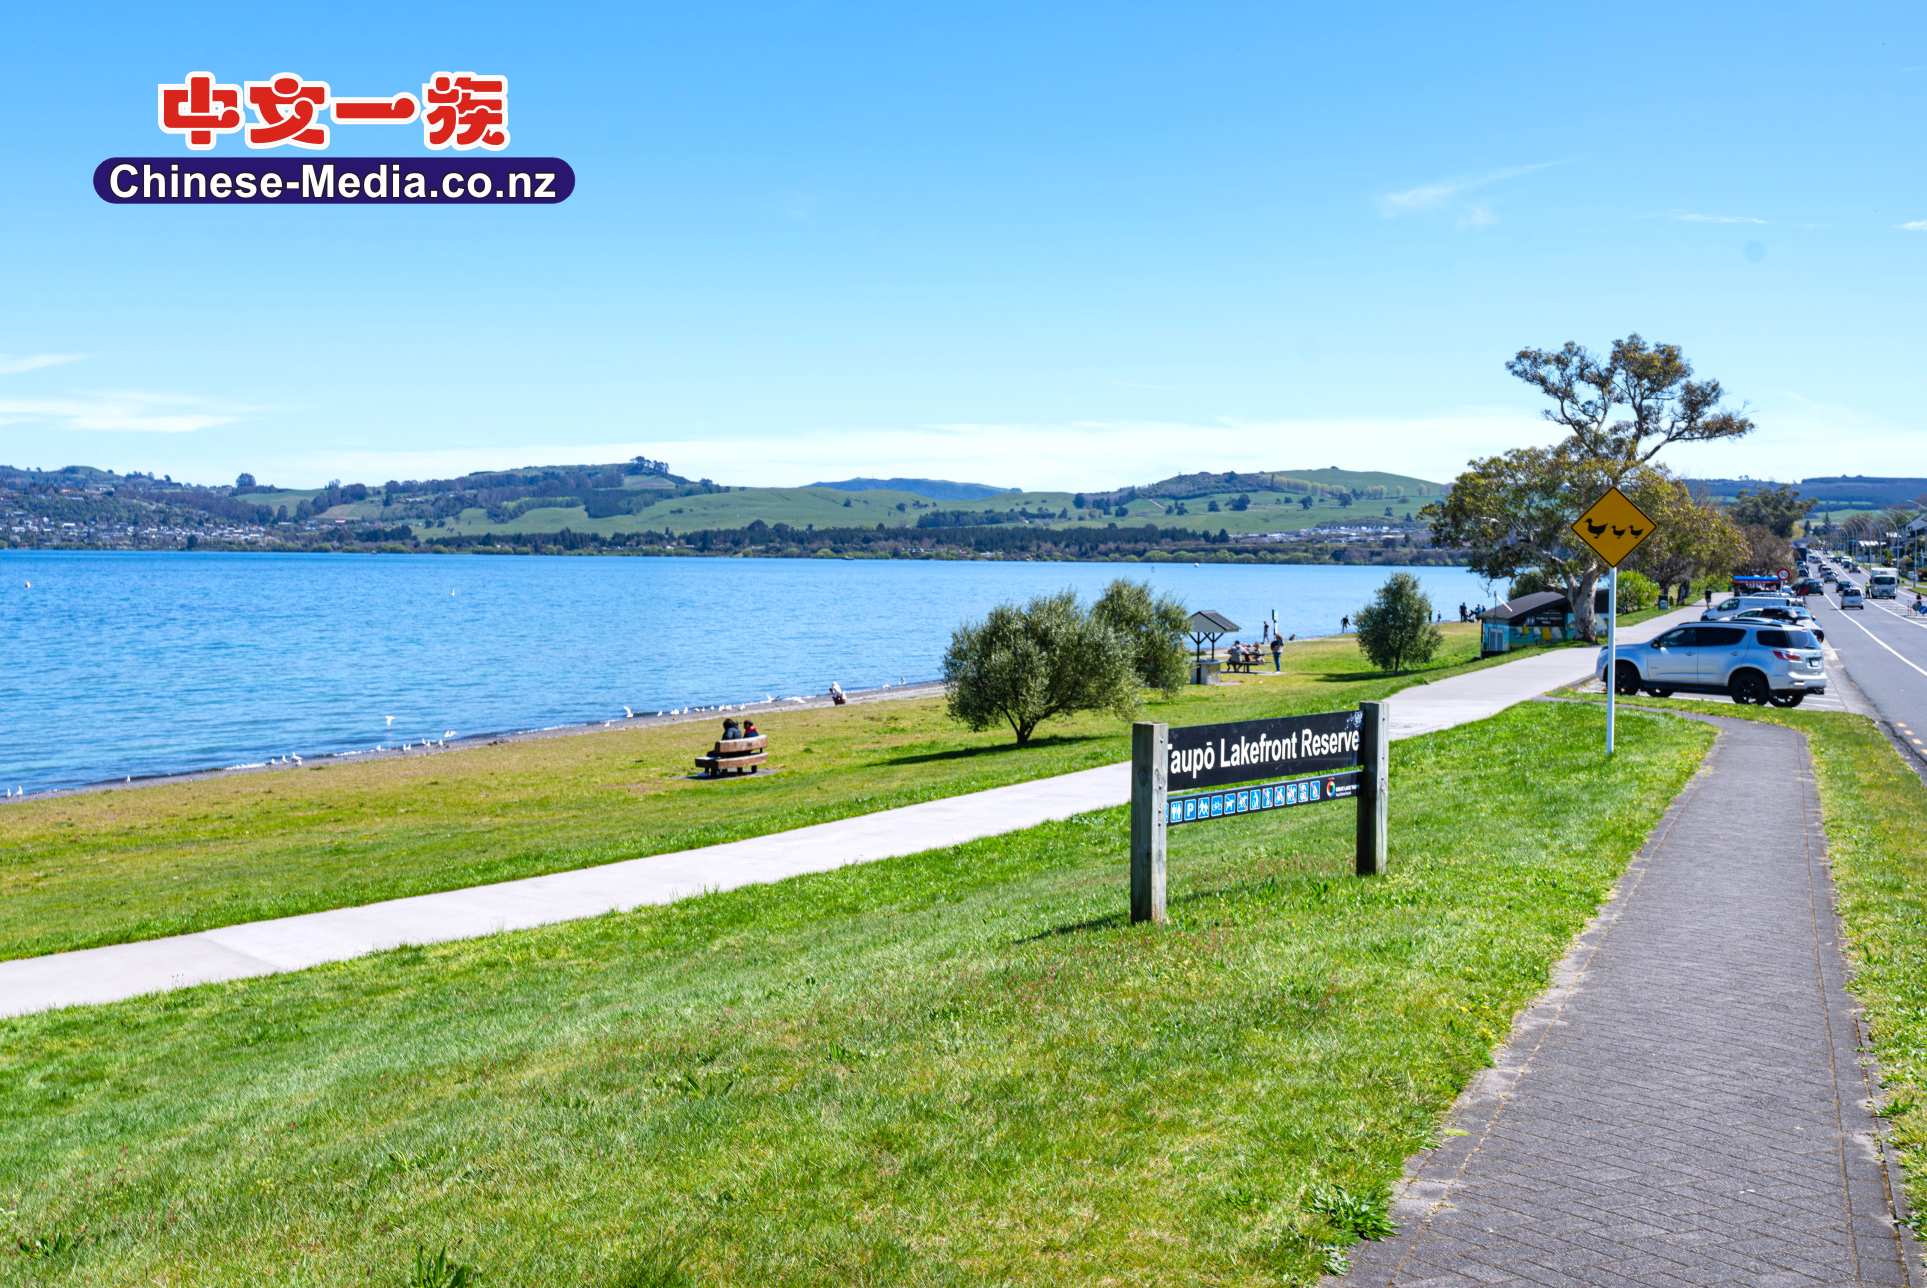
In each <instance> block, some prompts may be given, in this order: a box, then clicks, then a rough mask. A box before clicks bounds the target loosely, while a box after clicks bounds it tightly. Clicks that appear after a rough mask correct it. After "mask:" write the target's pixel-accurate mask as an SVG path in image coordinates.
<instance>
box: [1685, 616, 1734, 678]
mask: <svg viewBox="0 0 1927 1288" xmlns="http://www.w3.org/2000/svg"><path fill="white" fill-rule="evenodd" d="M1696 629H1697V631H1698V635H1699V637H1698V639H1697V640H1696V641H1695V644H1696V647H1695V648H1694V650H1693V653H1694V658H1693V664H1694V666H1695V667H1696V668H1697V671H1698V677H1697V679H1698V682H1699V683H1700V684H1720V685H1723V684H1725V683H1726V678H1727V676H1729V675H1731V674H1732V673H1733V668H1735V667H1736V666H1738V665H1739V664H1740V657H1741V655H1742V654H1743V653H1744V652H1745V650H1746V635H1747V633H1746V631H1745V630H1744V629H1743V628H1741V627H1738V626H1701V627H1698V628H1696Z"/></svg>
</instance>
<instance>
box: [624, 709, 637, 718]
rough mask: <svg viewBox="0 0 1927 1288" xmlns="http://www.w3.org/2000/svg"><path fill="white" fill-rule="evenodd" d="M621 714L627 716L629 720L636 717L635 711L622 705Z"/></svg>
mask: <svg viewBox="0 0 1927 1288" xmlns="http://www.w3.org/2000/svg"><path fill="white" fill-rule="evenodd" d="M622 714H623V715H625V716H627V717H628V718H629V719H631V720H634V719H635V718H636V713H635V712H634V711H633V710H632V709H630V708H629V707H624V708H623V709H622Z"/></svg>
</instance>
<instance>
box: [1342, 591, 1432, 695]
mask: <svg viewBox="0 0 1927 1288" xmlns="http://www.w3.org/2000/svg"><path fill="white" fill-rule="evenodd" d="M1352 622H1353V626H1354V629H1356V630H1357V632H1358V646H1359V648H1361V649H1363V650H1364V651H1365V656H1366V657H1368V658H1370V659H1371V660H1372V665H1373V666H1375V667H1377V668H1378V669H1379V670H1381V671H1390V672H1393V673H1394V674H1396V673H1397V672H1400V671H1403V670H1405V669H1406V667H1408V666H1412V665H1415V664H1418V663H1422V662H1429V661H1431V660H1432V655H1433V654H1435V653H1437V652H1438V651H1439V645H1440V644H1443V643H1444V642H1445V634H1444V632H1442V631H1440V630H1439V628H1438V627H1437V626H1436V625H1434V624H1433V621H1432V601H1431V600H1430V599H1429V598H1427V597H1426V594H1425V591H1424V590H1422V589H1421V588H1420V587H1419V584H1418V578H1417V577H1414V576H1413V575H1412V574H1411V573H1409V572H1395V573H1393V574H1392V575H1391V576H1390V577H1388V578H1387V579H1386V581H1385V584H1384V585H1383V586H1380V587H1379V588H1378V593H1377V594H1376V595H1374V596H1372V602H1371V603H1369V604H1367V605H1365V607H1363V608H1361V609H1359V610H1358V612H1357V613H1356V614H1354V615H1353V617H1352Z"/></svg>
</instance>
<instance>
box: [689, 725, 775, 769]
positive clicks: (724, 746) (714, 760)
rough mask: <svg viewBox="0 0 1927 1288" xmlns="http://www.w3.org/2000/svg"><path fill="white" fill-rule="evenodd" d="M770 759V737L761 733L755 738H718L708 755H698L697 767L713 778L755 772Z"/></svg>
mask: <svg viewBox="0 0 1927 1288" xmlns="http://www.w3.org/2000/svg"><path fill="white" fill-rule="evenodd" d="M768 760H769V738H768V736H767V735H765V734H760V733H759V734H757V735H756V736H755V737H754V738H722V739H718V740H717V743H716V745H715V746H714V747H711V748H710V749H709V754H708V755H706V756H698V757H696V768H698V769H700V770H702V771H703V772H704V773H705V774H707V775H709V777H711V778H721V777H722V776H723V775H724V774H741V773H751V774H753V773H755V772H756V771H757V769H758V768H760V767H761V766H762V765H763V764H764V763H765V762H767V761H768Z"/></svg>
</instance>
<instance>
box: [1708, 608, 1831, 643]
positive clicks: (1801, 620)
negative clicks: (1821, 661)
mask: <svg viewBox="0 0 1927 1288" xmlns="http://www.w3.org/2000/svg"><path fill="white" fill-rule="evenodd" d="M1727 620H1728V621H1734V622H1770V623H1772V624H1774V625H1776V626H1797V627H1799V628H1800V629H1801V630H1803V631H1812V632H1813V638H1814V639H1817V640H1819V641H1820V642H1821V643H1822V644H1825V643H1826V642H1827V633H1826V631H1824V630H1822V629H1821V628H1820V624H1819V623H1818V622H1816V621H1814V620H1813V614H1812V613H1809V612H1808V611H1807V610H1806V609H1804V608H1798V607H1795V608H1756V609H1754V610H1753V611H1752V612H1750V613H1741V614H1740V615H1739V616H1738V617H1732V618H1728V619H1727Z"/></svg>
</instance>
